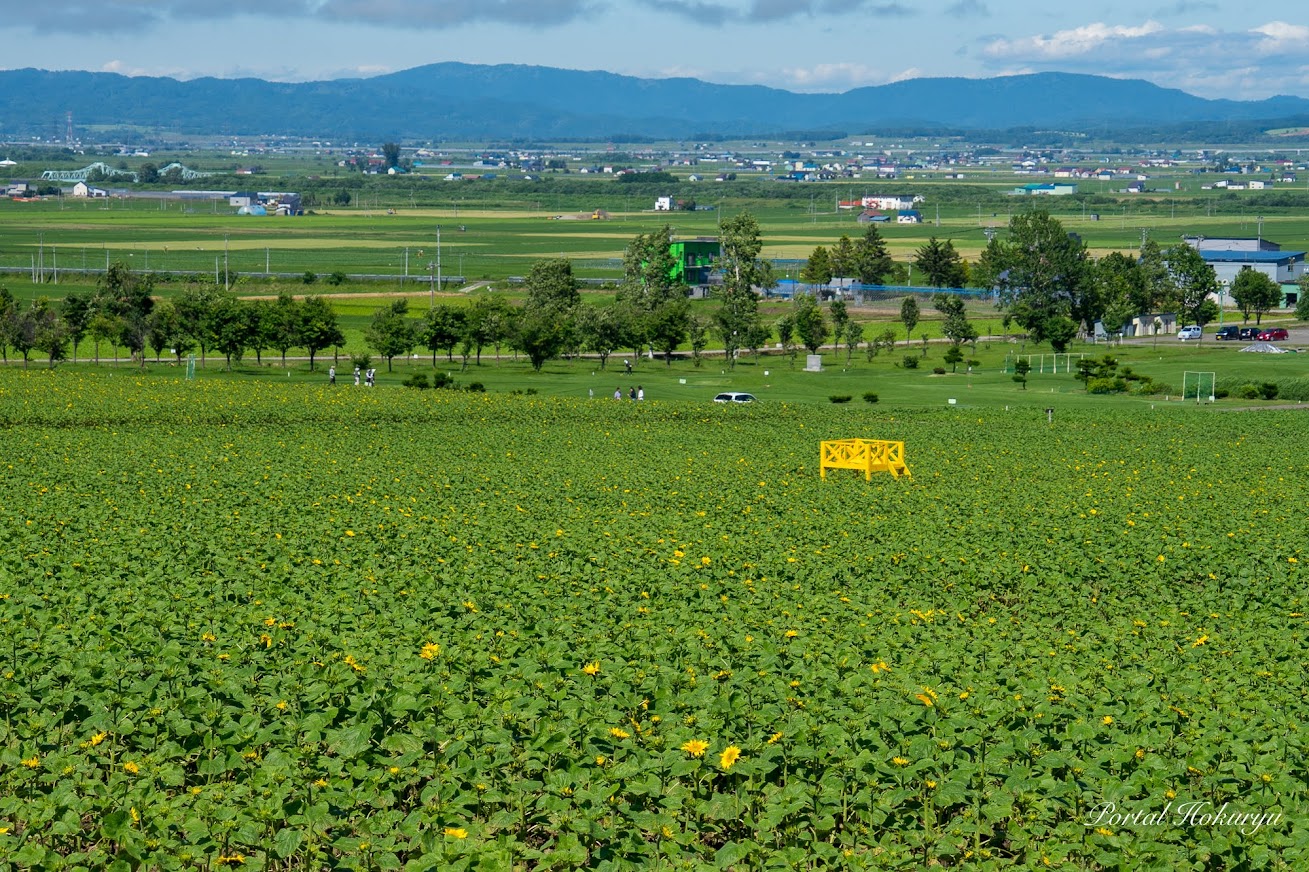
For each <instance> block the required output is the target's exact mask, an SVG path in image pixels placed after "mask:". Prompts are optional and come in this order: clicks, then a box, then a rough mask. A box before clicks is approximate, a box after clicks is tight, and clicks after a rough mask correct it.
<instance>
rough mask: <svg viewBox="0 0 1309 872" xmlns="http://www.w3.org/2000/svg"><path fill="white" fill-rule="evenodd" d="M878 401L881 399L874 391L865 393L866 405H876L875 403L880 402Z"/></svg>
mask: <svg viewBox="0 0 1309 872" xmlns="http://www.w3.org/2000/svg"><path fill="white" fill-rule="evenodd" d="M878 399H879V397H878V396H877V394H875V393H873V392H872V391H865V392H864V402H865V403H875V402H877V401H878Z"/></svg>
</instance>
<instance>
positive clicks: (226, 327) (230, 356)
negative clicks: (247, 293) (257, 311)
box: [208, 291, 251, 372]
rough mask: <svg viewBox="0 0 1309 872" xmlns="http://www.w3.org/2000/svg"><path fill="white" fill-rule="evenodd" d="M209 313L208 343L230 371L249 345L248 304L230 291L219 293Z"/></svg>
mask: <svg viewBox="0 0 1309 872" xmlns="http://www.w3.org/2000/svg"><path fill="white" fill-rule="evenodd" d="M212 305H213V308H212V309H211V310H210V312H209V319H208V334H209V343H210V347H212V348H213V349H214V350H215V351H217V352H218V353H219V354H221V355H223V357H224V358H226V360H227V369H228V371H229V372H230V371H231V370H232V363H233V361H236V362H240V360H241V358H242V356H244V354H245V349H246V348H247V347H248V346H249V344H250V331H251V319H250V304H249V303H248V302H246V301H245V300H242V299H240V298H239V297H237V296H236V295H235V294H233V293H231V292H230V291H220V292H218V294H217V295H216V296H215V297H214V300H213V304H212Z"/></svg>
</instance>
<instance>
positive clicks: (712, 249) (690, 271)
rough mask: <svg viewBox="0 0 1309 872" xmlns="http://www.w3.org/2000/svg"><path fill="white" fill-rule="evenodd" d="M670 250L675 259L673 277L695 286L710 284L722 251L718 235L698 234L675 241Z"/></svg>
mask: <svg viewBox="0 0 1309 872" xmlns="http://www.w3.org/2000/svg"><path fill="white" fill-rule="evenodd" d="M668 251H669V253H670V254H672V256H673V261H674V264H673V269H672V273H671V276H672V278H674V279H681V280H682V281H684V282H686V283H687V284H688V285H690V286H691V287H693V288H694V287H697V286H702V285H707V284H709V273H710V271H711V270H712V269H713V268H714V262H715V261H716V260H718V256H719V254H721V253H722V247H721V246H720V245H719V244H718V239H717V238H716V237H713V236H697V237H696V238H695V239H680V240H677V241H675V242H673V243H672V244H671V245H669V246H668Z"/></svg>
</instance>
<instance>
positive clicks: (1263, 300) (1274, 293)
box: [1232, 266, 1282, 324]
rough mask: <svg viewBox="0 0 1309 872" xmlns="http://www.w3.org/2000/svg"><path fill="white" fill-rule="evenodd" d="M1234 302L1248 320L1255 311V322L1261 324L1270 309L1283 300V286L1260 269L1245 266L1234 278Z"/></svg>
mask: <svg viewBox="0 0 1309 872" xmlns="http://www.w3.org/2000/svg"><path fill="white" fill-rule="evenodd" d="M1232 302H1233V303H1235V304H1236V306H1237V308H1239V309H1240V310H1241V315H1242V316H1244V318H1245V320H1246V321H1249V320H1250V315H1251V314H1252V313H1253V314H1254V323H1255V324H1259V323H1260V322H1261V321H1262V320H1263V316H1264V315H1265V314H1267V312H1268V310H1270V309H1273V308H1276V307H1277V305H1278V304H1279V303H1281V302H1282V286H1281V285H1279V284H1277V282H1275V281H1273V280H1272V279H1270V278H1269V277H1268V276H1266V275H1265V274H1263V273H1261V272H1259V271H1258V270H1256V269H1252V268H1251V267H1248V266H1243V267H1241V271H1240V272H1238V273H1237V274H1236V278H1235V279H1233V280H1232Z"/></svg>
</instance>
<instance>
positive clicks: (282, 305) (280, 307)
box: [264, 291, 301, 369]
mask: <svg viewBox="0 0 1309 872" xmlns="http://www.w3.org/2000/svg"><path fill="white" fill-rule="evenodd" d="M300 318H301V312H300V303H299V302H297V301H296V299H295V297H293V296H291V294H290V293H288V292H287V291H281V292H279V293H278V295H277V299H276V300H274V301H273V305H272V306H271V307H269V309H268V311H267V312H266V313H265V316H264V323H265V326H266V328H267V332H268V342H269V345H271V346H272V347H273V348H274V349H276V350H277V351H278V352H279V353H281V355H282V368H283V369H285V368H286V353H287V352H288V351H290V350H291V349H292V348H294V347H295V344H296V343H297V342H299V341H300Z"/></svg>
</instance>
